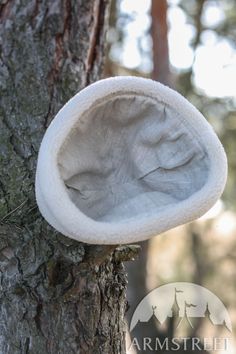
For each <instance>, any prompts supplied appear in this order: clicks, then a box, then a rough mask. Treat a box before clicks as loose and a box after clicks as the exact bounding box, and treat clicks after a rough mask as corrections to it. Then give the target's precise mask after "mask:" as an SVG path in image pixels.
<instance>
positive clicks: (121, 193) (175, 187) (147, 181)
mask: <svg viewBox="0 0 236 354" xmlns="http://www.w3.org/2000/svg"><path fill="white" fill-rule="evenodd" d="M58 167H59V171H60V175H61V178H62V180H63V182H64V184H65V186H66V189H67V192H68V196H69V198H70V199H71V200H72V202H73V203H74V204H75V205H76V206H77V208H78V209H79V210H80V211H81V212H82V213H84V214H86V215H87V216H88V217H90V218H92V219H94V220H96V221H105V222H123V221H125V220H127V219H130V218H137V217H145V216H149V215H157V214H158V212H160V211H162V210H163V208H167V207H169V206H174V205H176V204H177V203H179V202H181V201H183V200H185V199H188V198H189V197H190V196H191V195H193V194H194V193H196V192H197V191H198V190H200V189H201V188H202V187H203V185H204V184H205V183H206V181H207V178H208V172H209V157H208V155H207V152H206V149H205V148H204V145H203V142H201V141H200V137H199V134H196V132H194V131H193V129H192V128H191V126H190V125H189V124H188V122H187V121H186V120H185V118H184V117H183V116H182V115H181V113H179V112H177V111H176V109H175V107H171V106H170V105H167V104H166V103H163V102H161V101H159V100H158V99H154V98H152V97H148V96H143V95H138V94H134V93H126V94H124V93H120V94H116V95H111V96H110V97H106V98H104V99H103V100H100V101H96V102H95V103H94V104H93V105H92V107H91V108H90V109H89V110H87V111H86V112H85V113H84V114H83V115H82V116H81V117H78V121H77V123H76V124H75V126H74V127H73V129H72V130H71V131H70V134H69V135H68V136H67V138H66V140H65V141H64V142H63V144H62V146H61V148H60V151H59V153H58Z"/></svg>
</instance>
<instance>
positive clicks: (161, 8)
mask: <svg viewBox="0 0 236 354" xmlns="http://www.w3.org/2000/svg"><path fill="white" fill-rule="evenodd" d="M167 9H168V5H167V1H166V0H152V5H151V18H152V25H151V35H152V42H153V73H152V78H153V80H157V81H160V82H161V83H163V84H166V85H168V84H169V85H170V69H169V48H168V24H167Z"/></svg>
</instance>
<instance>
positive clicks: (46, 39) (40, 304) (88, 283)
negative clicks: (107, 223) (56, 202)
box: [0, 0, 127, 354]
mask: <svg viewBox="0 0 236 354" xmlns="http://www.w3.org/2000/svg"><path fill="white" fill-rule="evenodd" d="M108 5H109V4H108V0H2V1H1V2H0V90H1V94H0V101H1V103H0V213H1V216H0V353H1V354H18V353H19V354H20V353H21V354H23V353H25V354H26V353H27V354H29V353H32V354H48V353H50V354H64V353H67V354H72V353H76V354H78V353H80V354H82V353H86V354H89V353H93V354H94V353H103V354H106V353H107V354H111V353H117V354H118V353H119V354H120V353H124V350H125V349H124V327H123V315H124V311H125V306H126V303H125V295H124V291H125V286H126V279H125V275H124V270H123V266H122V263H121V261H120V259H121V258H122V257H120V256H119V251H115V252H113V253H112V251H113V250H114V249H113V248H112V247H98V246H87V245H85V244H81V243H78V242H75V241H73V240H70V239H69V238H65V237H63V236H62V235H59V234H58V233H57V232H56V231H55V230H53V229H52V228H51V227H50V226H49V225H48V224H47V223H46V222H45V221H44V220H43V219H42V217H41V216H40V214H39V212H38V209H37V206H36V203H35V196H34V175H35V167H36V159H37V152H38V149H39V145H40V141H41V139H42V137H43V134H44V132H45V129H46V128H47V126H48V124H49V123H50V121H51V119H52V118H53V116H54V115H55V113H56V112H57V111H58V110H59V108H60V107H61V106H62V105H63V104H64V103H65V102H66V101H67V100H68V99H69V98H70V97H71V96H73V95H74V94H75V93H76V92H77V91H78V90H79V89H81V88H83V87H84V86H85V85H87V84H89V83H90V82H92V81H95V80H97V79H99V78H100V76H101V72H102V64H103V53H104V37H105V36H104V33H105V29H106V12H107V9H108ZM123 253H124V252H121V254H123ZM125 257H127V255H126V256H125Z"/></svg>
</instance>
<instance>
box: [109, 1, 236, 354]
mask: <svg viewBox="0 0 236 354" xmlns="http://www.w3.org/2000/svg"><path fill="white" fill-rule="evenodd" d="M105 72H106V76H114V75H137V76H145V77H152V78H153V79H155V80H158V81H160V82H162V83H165V84H167V85H168V86H171V87H173V88H175V89H176V90H178V91H179V92H181V93H182V94H183V95H184V96H185V97H187V98H188V100H189V101H191V102H192V103H193V104H194V105H195V106H196V107H197V108H198V109H199V110H200V111H201V112H202V113H203V115H204V116H205V117H206V118H207V119H208V121H209V122H210V123H211V124H212V125H213V127H214V129H215V131H216V132H217V134H218V136H219V137H220V139H221V141H222V143H223V145H224V147H225V150H226V153H227V156H228V163H229V177H228V182H227V186H226V190H225V192H224V195H223V196H222V199H221V200H220V201H219V202H218V203H217V204H216V205H215V206H214V207H213V208H212V209H211V210H210V211H209V212H208V213H207V214H206V215H205V216H204V217H202V218H201V219H199V220H197V221H196V222H194V223H192V224H189V225H187V226H183V227H179V228H176V229H174V230H172V231H170V232H167V233H165V234H164V235H160V236H158V237H156V238H154V239H152V240H151V241H149V242H144V243H143V244H142V253H141V257H140V259H139V260H137V261H135V262H133V263H132V264H130V265H128V271H129V289H128V300H129V303H130V309H129V311H128V313H127V319H128V321H129V320H130V317H131V316H132V312H133V310H134V308H135V305H136V304H137V303H138V302H139V301H140V300H141V299H142V297H143V296H144V295H146V294H147V292H148V291H150V290H152V289H153V288H155V287H157V286H160V285H162V284H166V283H169V282H175V281H188V282H194V283H197V284H199V285H202V286H205V287H206V288H208V289H209V290H211V291H212V292H214V293H215V294H216V295H217V296H218V297H219V298H220V299H221V300H222V301H223V302H224V304H225V305H226V307H227V308H228V310H229V313H230V316H231V320H232V322H233V327H234V333H235V329H236V301H235V300H236V299H235V295H236V242H235V235H236V202H235V201H236V1H235V0H221V1H219V0H218V1H217V0H169V1H165V0H152V1H150V0H138V1H131V0H113V1H112V9H111V15H110V29H109V32H108V53H107V62H106V67H105ZM195 331H196V333H195V334H199V335H201V334H202V335H204V333H205V334H206V328H205V327H204V325H203V324H202V323H201V320H199V323H198V326H197V328H196V330H195ZM215 335H217V336H220V333H215ZM231 343H232V345H231V347H230V348H228V351H227V354H233V353H236V349H235V348H236V345H235V342H234V344H233V342H231ZM219 353H221V352H220V351H219ZM224 353H226V352H225V351H224Z"/></svg>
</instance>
